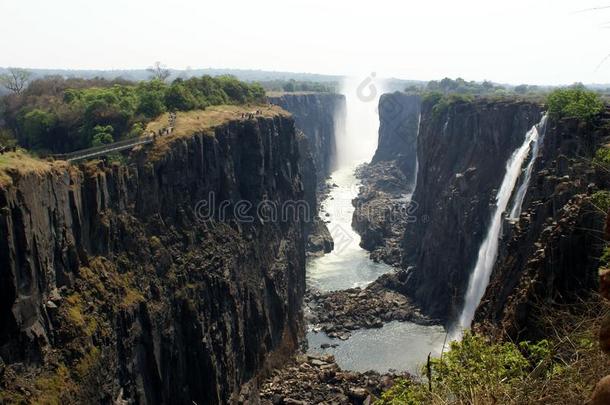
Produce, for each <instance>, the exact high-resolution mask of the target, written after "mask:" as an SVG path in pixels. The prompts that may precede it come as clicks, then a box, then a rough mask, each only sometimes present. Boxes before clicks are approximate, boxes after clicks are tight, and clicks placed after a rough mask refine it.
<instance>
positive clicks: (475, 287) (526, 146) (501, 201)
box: [454, 115, 546, 339]
mask: <svg viewBox="0 0 610 405" xmlns="http://www.w3.org/2000/svg"><path fill="white" fill-rule="evenodd" d="M545 123H546V115H545V116H544V117H543V118H542V120H541V121H540V123H539V124H537V125H535V126H534V127H533V128H532V129H530V130H529V131H528V132H527V134H526V135H525V140H524V141H523V144H522V145H521V146H520V147H519V148H518V149H517V150H515V151H514V152H513V154H512V156H511V157H510V159H508V162H507V163H506V174H505V175H504V180H503V181H502V185H501V186H500V190H499V191H498V194H497V196H496V209H495V211H494V213H493V216H492V218H491V223H490V224H489V228H488V230H487V235H486V236H485V240H483V243H482V244H481V247H480V248H479V255H478V259H477V264H476V266H475V267H474V270H473V271H472V273H471V275H470V281H469V283H468V291H467V293H466V298H465V300H464V309H463V310H462V314H461V315H460V319H459V323H458V325H457V328H458V330H456V331H455V332H454V335H455V336H454V339H459V337H460V336H461V333H462V330H463V329H467V328H470V325H471V323H472V319H473V318H474V313H475V311H476V309H477V307H478V306H479V302H480V301H481V298H483V294H485V290H486V289H487V285H488V284H489V277H490V276H491V271H492V269H493V267H494V264H495V262H496V257H497V254H498V243H499V238H500V232H501V230H502V220H503V215H504V213H505V211H506V209H507V207H508V204H509V202H510V198H511V195H512V194H513V191H514V189H515V186H516V184H517V180H519V176H520V175H521V171H522V167H523V163H524V161H525V159H526V158H527V156H528V154H529V151H530V147H531V146H532V144H533V142H536V144H535V148H536V151H535V152H536V153H532V158H531V160H530V164H532V165H533V162H534V160H535V159H536V155H537V152H538V150H537V149H538V146H537V142H538V141H539V134H540V131H539V129H540V128H541V127H543V126H544V124H545ZM532 152H534V151H533V150H532ZM529 166H530V165H529V164H528V169H529V170H530V173H531V168H530V167H529ZM525 181H529V176H527V178H526V179H525V180H524V183H525ZM525 190H527V184H525V186H524V191H523V196H524V195H525ZM523 196H521V197H519V198H520V199H521V200H520V202H519V204H518V205H519V208H518V210H519V211H520V210H521V203H522V202H523Z"/></svg>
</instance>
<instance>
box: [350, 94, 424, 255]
mask: <svg viewBox="0 0 610 405" xmlns="http://www.w3.org/2000/svg"><path fill="white" fill-rule="evenodd" d="M420 108H421V98H420V97H419V96H418V95H409V94H406V93H402V92H398V91H397V92H394V93H387V94H383V95H382V96H381V97H380V98H379V142H378V146H377V150H376V151H375V155H374V156H373V159H372V160H371V163H370V164H367V165H365V166H364V167H361V168H360V169H359V170H358V172H357V177H358V178H360V180H361V181H362V187H361V188H360V191H359V193H358V197H357V198H356V200H355V211H354V217H353V226H354V229H355V230H356V231H357V232H358V233H359V234H360V236H361V237H362V241H361V243H360V245H361V246H362V247H363V248H364V249H367V250H369V251H371V258H372V259H373V260H375V261H383V262H385V263H387V264H390V265H393V266H400V264H401V262H402V253H401V247H400V242H401V240H402V236H403V234H404V230H405V226H406V223H407V222H408V221H409V202H408V194H409V193H411V192H412V191H413V186H414V181H415V176H416V171H417V134H418V130H419V120H420Z"/></svg>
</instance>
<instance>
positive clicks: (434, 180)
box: [402, 100, 541, 320]
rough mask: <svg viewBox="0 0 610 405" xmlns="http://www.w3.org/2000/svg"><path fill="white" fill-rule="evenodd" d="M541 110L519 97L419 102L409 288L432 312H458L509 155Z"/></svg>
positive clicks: (407, 249) (407, 256)
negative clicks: (520, 99) (417, 167)
mask: <svg viewBox="0 0 610 405" xmlns="http://www.w3.org/2000/svg"><path fill="white" fill-rule="evenodd" d="M540 118H541V108H540V107H539V106H538V105H535V104H532V103H526V102H516V101H489V100H479V101H474V102H461V101H458V102H453V103H444V102H442V101H441V102H439V103H437V104H432V103H431V102H424V103H423V105H422V113H421V123H420V129H419V139H418V146H417V156H418V161H419V171H418V174H417V186H416V189H415V191H414V193H413V197H412V207H413V209H414V211H413V213H414V216H415V217H416V220H415V221H414V222H413V223H410V224H407V226H406V230H405V233H404V239H403V258H402V261H403V266H404V267H405V268H406V267H410V266H413V267H412V269H411V270H410V271H409V273H408V280H407V283H406V285H407V289H406V292H407V293H408V295H409V296H410V297H411V298H412V299H413V300H414V302H415V303H416V304H417V305H419V306H421V307H422V309H423V310H424V311H425V312H426V313H427V314H428V315H430V316H432V317H434V318H439V319H445V320H448V319H454V318H455V317H456V316H457V314H458V313H459V311H460V310H461V307H462V300H463V296H464V294H465V291H466V288H467V284H468V279H469V276H470V272H471V271H472V269H473V267H474V264H475V262H476V258H477V252H478V249H479V246H480V244H481V241H482V240H483V238H484V237H485V232H486V230H487V226H488V223H489V221H490V218H491V212H492V209H493V205H494V197H495V193H496V191H497V189H498V188H499V187H500V184H501V182H502V179H503V177H504V173H505V166H506V162H507V160H508V158H509V156H510V155H511V154H512V152H513V151H514V150H515V148H516V147H518V146H519V145H521V143H522V142H523V140H524V137H525V133H526V132H527V131H528V130H529V129H530V128H531V127H532V125H534V124H535V123H537V122H538V121H539V120H540Z"/></svg>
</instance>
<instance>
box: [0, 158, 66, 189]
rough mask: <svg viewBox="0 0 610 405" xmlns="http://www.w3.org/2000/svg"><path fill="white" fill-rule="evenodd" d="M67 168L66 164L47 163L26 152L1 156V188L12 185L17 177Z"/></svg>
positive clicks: (60, 162)
mask: <svg viewBox="0 0 610 405" xmlns="http://www.w3.org/2000/svg"><path fill="white" fill-rule="evenodd" d="M55 167H56V168H65V167H67V163H66V162H62V161H59V162H47V161H45V160H40V159H38V158H36V157H34V156H32V155H30V154H28V153H27V152H25V151H24V150H17V151H15V152H8V153H3V154H0V186H6V185H10V184H12V182H13V177H14V176H15V175H20V176H23V175H26V174H29V173H37V174H39V175H43V174H46V173H48V172H49V171H51V170H52V169H53V168H55Z"/></svg>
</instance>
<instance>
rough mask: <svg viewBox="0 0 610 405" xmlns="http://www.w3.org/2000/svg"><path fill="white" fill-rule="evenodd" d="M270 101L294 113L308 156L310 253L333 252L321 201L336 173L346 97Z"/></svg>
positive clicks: (305, 95)
mask: <svg viewBox="0 0 610 405" xmlns="http://www.w3.org/2000/svg"><path fill="white" fill-rule="evenodd" d="M269 102H271V103H272V104H275V105H278V106H280V107H282V108H283V109H284V110H286V111H288V112H290V113H291V114H292V117H293V118H294V120H295V126H296V127H297V129H298V131H299V133H300V135H299V139H300V141H299V142H300V143H299V145H300V146H299V148H300V150H301V151H302V153H301V154H302V155H304V156H307V157H308V158H307V159H304V161H305V162H306V163H304V164H303V178H304V181H305V200H306V201H307V203H308V205H309V212H310V213H312V217H313V221H311V222H309V223H308V224H306V227H305V233H306V236H307V252H308V254H312V255H319V254H323V253H329V252H330V251H332V249H333V247H334V244H333V240H332V237H331V235H330V232H329V231H328V229H327V227H326V224H325V223H324V222H323V221H322V220H321V219H320V218H319V217H318V214H317V213H318V200H317V199H318V196H319V195H323V194H324V188H325V187H326V179H327V178H328V176H329V175H330V173H331V171H332V170H333V165H334V159H335V156H336V128H337V127H338V125H340V122H341V120H344V119H345V97H344V96H343V95H340V94H329V93H292V94H291V93H287V94H283V95H281V96H272V97H269ZM308 190H309V191H308ZM316 190H317V191H318V192H316Z"/></svg>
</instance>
